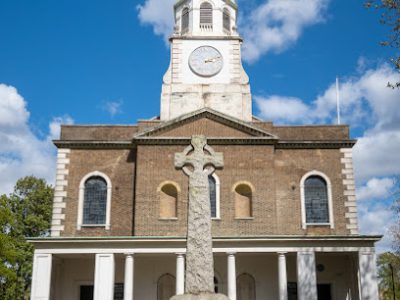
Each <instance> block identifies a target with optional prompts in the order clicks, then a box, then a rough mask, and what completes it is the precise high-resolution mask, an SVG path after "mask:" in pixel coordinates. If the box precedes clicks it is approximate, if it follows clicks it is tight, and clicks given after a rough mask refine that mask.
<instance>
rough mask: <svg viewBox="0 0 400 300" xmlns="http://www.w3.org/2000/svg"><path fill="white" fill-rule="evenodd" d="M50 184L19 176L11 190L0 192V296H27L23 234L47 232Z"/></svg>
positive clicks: (28, 251) (8, 299) (27, 253)
mask: <svg viewBox="0 0 400 300" xmlns="http://www.w3.org/2000/svg"><path fill="white" fill-rule="evenodd" d="M53 193H54V191H53V188H52V187H51V186H49V185H47V184H46V182H45V181H44V180H43V179H38V178H35V177H33V176H28V177H25V178H22V179H19V180H18V181H17V183H16V185H15V187H14V192H13V193H11V194H10V195H9V196H6V195H2V196H0V299H2V300H23V299H27V298H28V297H29V288H30V280H31V273H32V255H33V247H32V245H31V244H29V243H28V242H26V238H27V237H43V236H47V235H48V234H49V230H50V222H51V212H52V200H53Z"/></svg>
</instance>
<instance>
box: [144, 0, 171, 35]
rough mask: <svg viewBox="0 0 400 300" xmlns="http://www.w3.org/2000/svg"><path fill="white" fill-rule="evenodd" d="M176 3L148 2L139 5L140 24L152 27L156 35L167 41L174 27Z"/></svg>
mask: <svg viewBox="0 0 400 300" xmlns="http://www.w3.org/2000/svg"><path fill="white" fill-rule="evenodd" d="M174 3H175V0H146V1H145V2H144V4H143V5H140V4H139V5H138V6H137V10H138V13H139V14H138V17H139V20H140V23H141V24H143V25H150V26H152V27H153V30H154V33H155V34H156V35H161V36H162V37H163V38H164V40H165V41H167V40H168V37H169V36H170V35H171V34H172V30H173V27H174V12H173V7H174Z"/></svg>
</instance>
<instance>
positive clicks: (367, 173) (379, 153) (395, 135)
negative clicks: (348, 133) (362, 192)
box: [353, 129, 400, 182]
mask: <svg viewBox="0 0 400 300" xmlns="http://www.w3.org/2000/svg"><path fill="white" fill-rule="evenodd" d="M399 153H400V129H398V130H390V131H381V132H375V131H369V132H366V133H365V134H364V136H362V137H360V138H359V139H358V141H357V144H356V145H355V146H354V148H353V154H354V155H353V156H354V159H353V160H354V170H355V172H356V176H357V177H356V178H357V180H358V181H359V182H362V181H365V180H367V179H369V178H371V177H373V176H395V175H399V174H400V155H399Z"/></svg>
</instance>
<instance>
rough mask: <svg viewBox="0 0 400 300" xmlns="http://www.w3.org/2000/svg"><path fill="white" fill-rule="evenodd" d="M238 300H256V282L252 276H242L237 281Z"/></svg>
mask: <svg viewBox="0 0 400 300" xmlns="http://www.w3.org/2000/svg"><path fill="white" fill-rule="evenodd" d="M236 290H237V291H236V294H237V300H256V281H255V280H254V277H253V276H251V275H250V274H246V273H244V274H241V275H239V276H238V277H237V280H236Z"/></svg>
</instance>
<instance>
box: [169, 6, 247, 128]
mask: <svg viewBox="0 0 400 300" xmlns="http://www.w3.org/2000/svg"><path fill="white" fill-rule="evenodd" d="M174 12H175V27H174V32H173V34H172V36H171V37H170V42H171V62H170V65H169V68H168V70H167V72H166V73H165V75H164V78H163V86H162V93H161V120H162V121H167V120H171V119H174V118H176V117H179V116H180V115H183V114H186V113H189V112H192V111H196V110H199V109H201V108H205V107H208V108H211V109H213V110H216V111H219V112H222V113H224V114H227V115H229V116H232V117H235V118H237V119H240V120H243V121H248V122H249V121H251V118H252V106H251V93H250V85H249V78H248V76H247V74H246V73H245V71H244V69H243V66H242V61H241V43H242V38H241V37H240V36H239V34H238V32H237V30H236V17H237V4H236V3H235V1H233V0H179V1H177V2H176V4H175V5H174Z"/></svg>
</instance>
